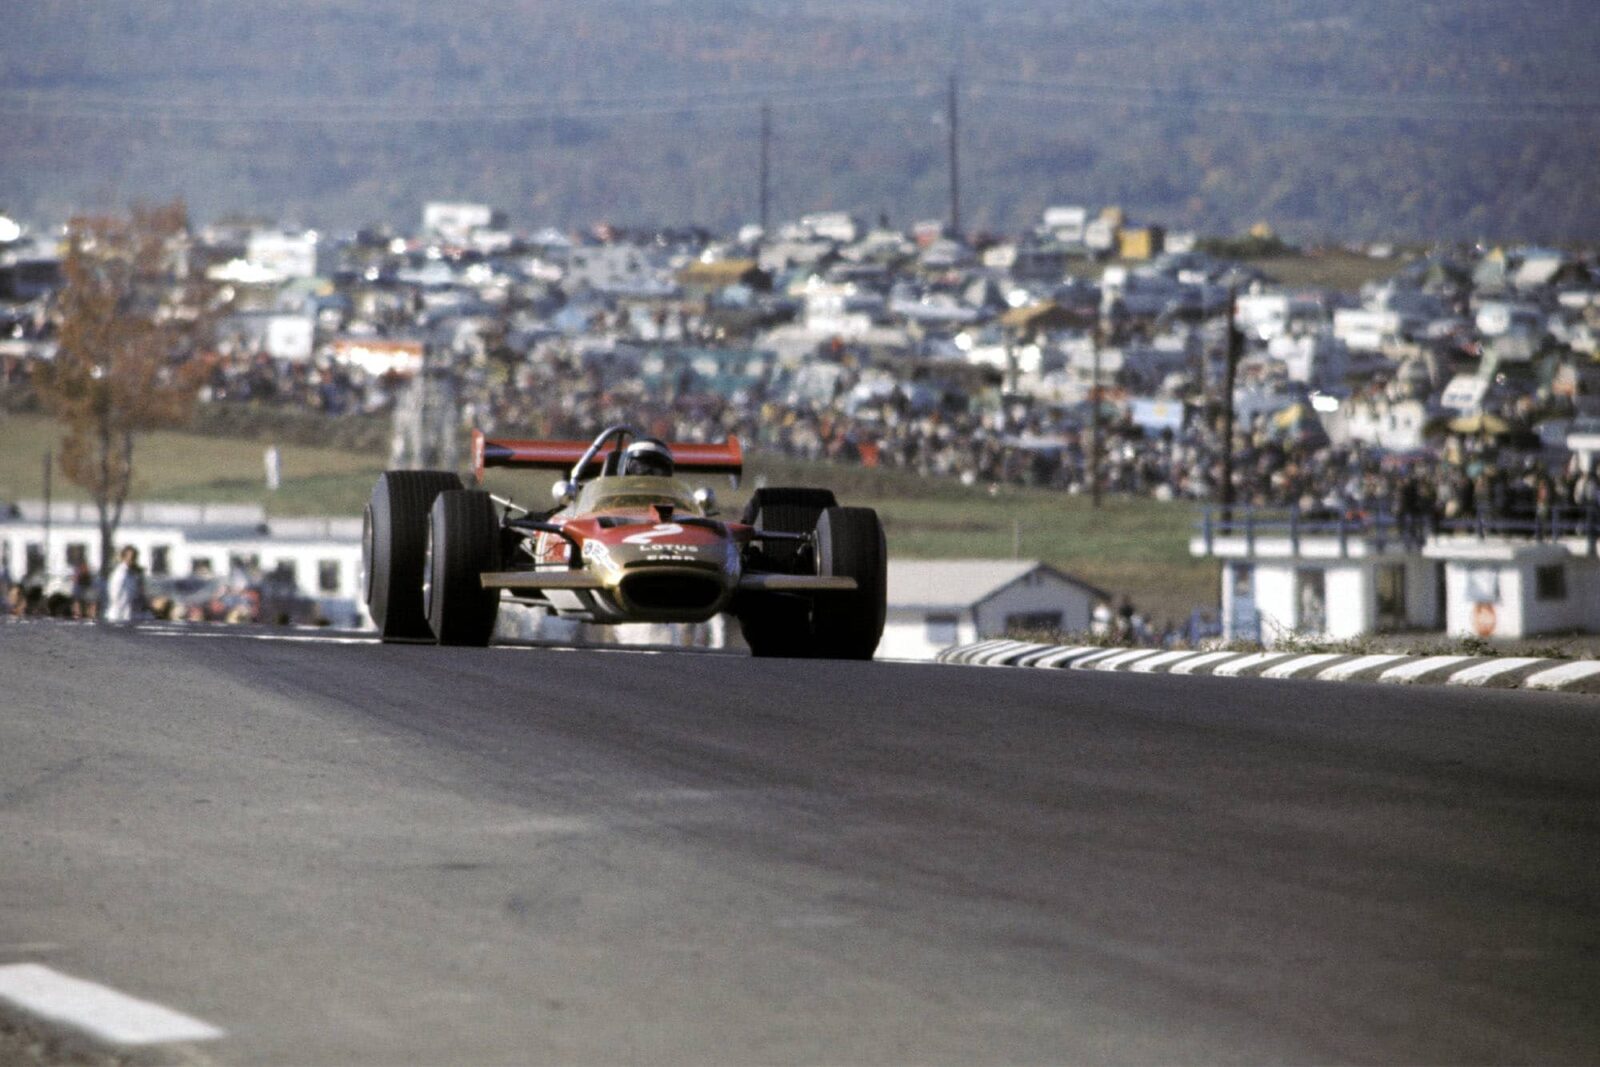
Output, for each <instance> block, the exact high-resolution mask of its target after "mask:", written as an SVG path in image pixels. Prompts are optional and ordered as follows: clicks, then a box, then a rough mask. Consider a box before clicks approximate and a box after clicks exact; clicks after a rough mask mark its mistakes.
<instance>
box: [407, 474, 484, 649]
mask: <svg viewBox="0 0 1600 1067" xmlns="http://www.w3.org/2000/svg"><path fill="white" fill-rule="evenodd" d="M425 555H426V557H427V575H428V580H427V584H426V586H425V587H424V589H423V596H422V599H423V605H424V608H425V609H426V611H427V615H428V626H429V628H430V629H432V630H433V635H434V638H435V639H436V640H437V641H438V642H439V644H441V645H470V646H474V647H477V648H482V647H484V646H485V645H487V644H488V643H489V639H490V638H491V637H493V636H494V623H495V619H496V618H497V617H498V616H499V614H500V590H498V589H485V588H484V587H483V580H482V575H483V572H484V571H492V570H498V569H499V567H500V520H499V517H498V516H496V515H495V511H494V503H493V501H491V500H490V499H489V494H488V493H485V492H482V491H481V490H477V489H456V490H453V491H450V492H444V493H440V494H439V495H438V497H437V498H435V499H434V502H433V510H432V512H431V513H430V515H429V521H428V545H427V551H426V553H425Z"/></svg>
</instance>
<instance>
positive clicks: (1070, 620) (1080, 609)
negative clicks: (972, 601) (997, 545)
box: [977, 572, 1094, 637]
mask: <svg viewBox="0 0 1600 1067" xmlns="http://www.w3.org/2000/svg"><path fill="white" fill-rule="evenodd" d="M1030 579H1034V584H1029V580H1030ZM1093 610H1094V602H1093V600H1092V598H1091V597H1090V595H1089V594H1088V593H1087V592H1086V591H1085V590H1083V589H1082V588H1080V587H1079V586H1076V585H1072V584H1070V583H1068V582H1063V581H1061V580H1060V579H1058V578H1055V577H1052V576H1051V575H1049V574H1047V573H1043V572H1037V573H1035V574H1033V575H1029V576H1026V577H1024V578H1023V579H1021V580H1020V581H1017V582H1013V583H1012V584H1011V585H1008V586H1006V588H1005V589H1004V590H1003V591H1001V592H1000V593H998V594H997V595H995V596H993V597H990V598H989V599H988V600H985V601H983V602H982V603H981V604H979V605H978V608H977V619H978V635H979V636H980V637H999V636H1000V635H1001V634H1003V633H1004V632H1005V628H1006V618H1007V616H1010V615H1020V614H1033V613H1036V612H1057V611H1058V612H1060V613H1061V630H1062V632H1063V633H1079V632H1084V631H1087V630H1088V629H1089V616H1090V614H1091V613H1092V612H1093Z"/></svg>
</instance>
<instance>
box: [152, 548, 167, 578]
mask: <svg viewBox="0 0 1600 1067" xmlns="http://www.w3.org/2000/svg"><path fill="white" fill-rule="evenodd" d="M150 573H151V574H152V575H154V576H155V577H157V578H165V577H166V576H167V575H168V574H171V573H172V546H170V545H152V546H151V548H150Z"/></svg>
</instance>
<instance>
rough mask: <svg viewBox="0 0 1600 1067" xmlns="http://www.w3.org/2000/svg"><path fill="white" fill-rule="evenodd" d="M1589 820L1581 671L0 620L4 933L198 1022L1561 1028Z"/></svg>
mask: <svg viewBox="0 0 1600 1067" xmlns="http://www.w3.org/2000/svg"><path fill="white" fill-rule="evenodd" d="M1597 846H1600V711H1597V709H1596V706H1595V703H1594V700H1593V698H1591V697H1567V696H1561V695H1550V694H1537V693H1521V692H1463V691H1455V690H1450V691H1446V690H1413V689H1404V688H1397V687H1385V686H1375V685H1361V684H1352V685H1337V686H1330V685H1326V684H1318V683H1314V682H1294V681H1265V680H1247V679H1245V680H1241V679H1220V678H1192V677H1171V676H1143V675H1127V674H1097V673H1094V672H1079V671H1010V670H992V669H983V668H967V667H948V666H937V665H925V666H924V665H906V664H847V663H816V662H801V661H771V660H769V661H753V660H748V659H743V658H737V657H731V656H721V655H704V654H699V655H695V654H666V655H642V654H628V653H618V652H599V651H588V652H584V651H557V650H549V649H490V650H455V649H434V648H426V647H393V646H390V647H385V646H379V645H375V644H340V643H334V642H329V641H305V642H281V641H269V640H254V639H250V638H248V637H242V636H233V635H228V636H207V637H184V636H167V635H163V634H157V633H150V632H145V633H139V632H128V631H117V630H114V629H111V628H106V627H99V628H96V627H93V626H49V625H12V626H0V965H4V964H14V963H18V962H36V963H42V964H46V965H48V966H49V967H51V968H54V969H56V970H59V971H61V972H63V973H65V974H69V975H73V976H77V977H80V978H86V979H91V980H93V981H95V982H99V983H104V984H106V985H108V986H110V987H113V988H115V989H117V990H121V991H125V992H127V993H130V994H132V995H135V996H138V997H141V998H149V999H150V1000H153V1001H157V1002H159V1003H161V1004H163V1005H166V1006H169V1007H171V1008H173V1009H176V1010H179V1011H181V1012H185V1013H188V1014H190V1015H192V1016H194V1017H195V1018H197V1019H200V1020H204V1021H205V1022H207V1023H209V1024H212V1025H214V1026H216V1027H218V1028H220V1029H221V1030H223V1031H225V1032H226V1036H224V1037H222V1038H220V1039H217V1040H214V1041H208V1042H204V1043H201V1044H195V1045H192V1046H188V1047H180V1048H178V1049H176V1050H172V1049H168V1050H157V1051H158V1052H161V1053H162V1054H169V1055H172V1056H175V1057H177V1058H180V1059H185V1060H189V1061H191V1062H193V1061H199V1062H218V1063H291V1062H292V1063H313V1062H314V1063H399V1062H405V1063H424V1062H425V1063H557V1062H562V1063H566V1062H584V1063H595V1062H605V1063H627V1062H635V1063H691V1062H692V1063H790V1062H819V1061H825V1062H830V1063H880V1062H885V1063H962V1064H965V1063H1019V1062H1027V1063H1041V1062H1051V1063H1055V1062H1072V1063H1097V1062H1140V1063H1149V1062H1164V1063H1171V1062H1181V1063H1197V1062H1204V1063H1224V1062H1247V1063H1282V1062H1296V1063H1303V1062H1316V1063H1331V1062H1427V1063H1467V1062H1474V1063H1476V1062H1495V1063H1513V1062H1534V1063H1560V1062H1587V1063H1593V1062H1596V1061H1597V1060H1600V1011H1597V1010H1596V1008H1597V991H1600V858H1597V851H1600V849H1597ZM0 1058H3V1057H0Z"/></svg>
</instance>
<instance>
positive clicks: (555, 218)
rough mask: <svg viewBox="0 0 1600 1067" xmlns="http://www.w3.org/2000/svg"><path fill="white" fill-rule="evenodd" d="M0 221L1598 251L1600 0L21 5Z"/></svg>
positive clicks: (120, 1)
mask: <svg viewBox="0 0 1600 1067" xmlns="http://www.w3.org/2000/svg"><path fill="white" fill-rule="evenodd" d="M7 6H8V11H7V19H6V20H5V24H4V29H3V31H0V33H3V38H0V145H3V146H4V148H3V151H0V209H3V210H9V211H11V212H13V213H16V214H19V215H21V216H23V217H24V218H29V219H33V220H35V221H39V222H45V221H51V220H56V219H59V218H62V217H64V216H66V215H67V214H69V213H71V212H72V211H75V210H83V209H97V208H108V207H117V206H121V205H123V204H125V203H126V202H127V201H129V200H133V199H165V198H168V197H171V196H173V195H179V194H181V195H183V196H184V197H186V198H187V200H188V201H189V203H190V205H191V208H192V209H193V211H194V214H195V215H196V216H197V217H199V218H212V217H216V216H219V215H222V214H226V213H230V212H244V213H250V214H264V215H269V216H278V217H283V218H286V219H289V220H293V221H298V222H302V223H304V224H308V225H320V226H325V227H339V228H343V227H350V226H355V225H359V224H363V223H369V222H391V223H395V224H399V225H404V226H410V225H412V224H414V222H415V220H416V219H417V218H418V215H419V212H420V205H421V203H422V201H424V200H427V199H447V198H448V199H455V198H459V199H471V200H482V201H488V202H491V203H493V204H495V205H497V206H499V207H502V208H504V209H505V210H506V211H507V212H508V214H509V215H510V217H511V219H512V221H513V223H514V224H517V225H522V226H529V227H532V226H540V225H545V224H555V225H559V226H571V225H581V224H585V223H589V222H592V221H596V220H601V219H604V220H610V221H613V222H617V223H623V224H648V223H690V222H693V223H700V224H704V225H710V226H715V227H719V228H720V227H726V226H729V225H732V224H735V223H739V222H746V221H752V220H754V219H755V217H756V215H757V211H758V197H757V178H756V176H757V172H758V156H759V147H758V146H759V130H760V117H759V116H760V109H761V107H762V105H763V104H764V103H765V104H769V105H770V107H771V114H772V130H773V141H772V166H773V181H772V210H773V213H774V217H776V218H787V217H793V216H795V215H798V214H800V213H802V212H806V211H812V210H819V209H845V210H850V211H854V212H856V213H858V214H860V215H861V216H863V217H866V218H872V219H875V218H877V217H878V216H879V215H880V214H888V215H889V216H890V217H891V219H892V221H893V222H894V223H896V224H897V225H898V224H905V223H908V222H910V221H911V220H913V219H919V218H936V217H940V216H943V215H944V214H945V213H946V210H947V189H948V178H947V169H946V155H947V154H946V145H945V136H946V130H947V127H946V125H945V122H946V118H945V108H946V95H947V84H948V78H949V76H950V73H951V71H952V70H954V71H955V72H956V73H957V75H958V78H959V82H958V84H959V92H958V102H959V107H958V115H959V127H958V128H959V131H960V144H961V148H962V160H963V166H962V175H961V204H962V215H963V222H964V223H965V224H966V226H967V227H968V228H969V229H977V228H986V229H992V230H1003V231H1015V230H1018V229H1020V228H1022V227H1024V226H1027V225H1029V224H1031V223H1032V222H1034V221H1036V220H1037V218H1038V215H1039V213H1040V211H1041V210H1042V209H1043V208H1044V207H1045V206H1046V205H1047V204H1052V203H1083V204H1089V205H1099V204H1105V203H1117V204H1121V205H1122V206H1124V207H1125V208H1126V209H1127V210H1128V211H1129V212H1130V214H1131V215H1133V216H1134V217H1136V218H1141V219H1146V220H1149V221H1154V222H1162V223H1166V224H1168V225H1170V226H1173V227H1178V228H1195V229H1199V230H1201V231H1203V232H1207V233H1233V232H1238V231H1240V230H1242V229H1244V228H1245V227H1247V226H1249V225H1250V224H1252V223H1254V222H1256V221H1260V220H1265V221H1268V222H1270V223H1272V224H1273V225H1274V226H1276V227H1277V228H1278V229H1279V230H1280V232H1284V233H1287V234H1290V235H1293V236H1299V237H1304V238H1321V237H1333V238H1345V237H1348V238H1377V237H1384V238H1390V237H1397V238H1412V239H1434V238H1448V239H1456V238H1461V239H1471V238H1478V237H1487V238H1491V239H1525V240H1539V241H1548V242H1558V241H1580V240H1593V239H1595V238H1596V237H1597V236H1600V178H1597V176H1596V175H1597V173H1600V171H1597V167H1596V162H1595V161H1596V160H1597V159H1600V64H1597V63H1596V62H1595V60H1594V57H1595V56H1597V55H1600V18H1596V17H1595V9H1594V7H1593V4H1592V2H1591V0H1412V2H1408V3H1396V2H1393V0H1344V2H1340V3H1333V2H1329V0H1233V2H1220V0H1073V2H1071V3H1062V2H1060V0H1048V2H1047V0H1011V2H1001V0H992V2H975V0H949V2H946V3H927V4H910V5H908V4H903V3H898V2H895V3H890V2H884V0H849V2H846V0H809V2H808V0H794V2H778V0H583V2H582V3H571V2H562V3H557V2H550V0H453V2H451V3H438V2H427V3H423V2H420V0H259V2H255V3H250V4H244V3H231V2H226V3H225V2H214V0H11V2H10V3H9V4H8V5H7Z"/></svg>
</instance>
